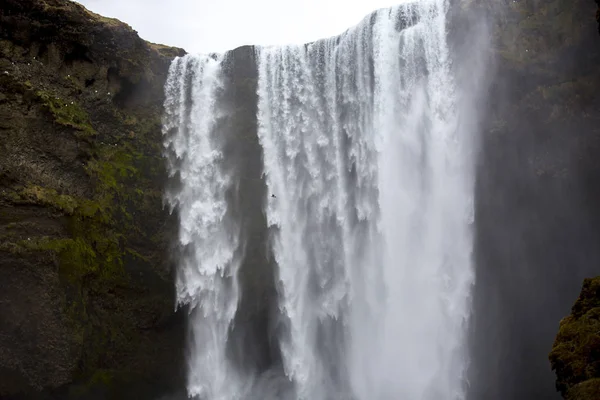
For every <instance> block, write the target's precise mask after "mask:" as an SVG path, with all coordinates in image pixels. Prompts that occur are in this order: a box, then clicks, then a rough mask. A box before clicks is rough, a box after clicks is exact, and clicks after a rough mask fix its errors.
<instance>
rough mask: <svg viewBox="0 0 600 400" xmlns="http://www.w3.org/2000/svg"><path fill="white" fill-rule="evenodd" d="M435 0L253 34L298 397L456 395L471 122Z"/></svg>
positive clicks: (289, 356)
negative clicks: (260, 38) (313, 29)
mask: <svg viewBox="0 0 600 400" xmlns="http://www.w3.org/2000/svg"><path fill="white" fill-rule="evenodd" d="M447 8H448V4H447V1H445V0H422V1H419V2H416V3H414V4H411V5H401V6H398V7H395V8H393V9H388V10H380V11H379V12H377V13H376V14H374V16H373V17H372V18H370V19H367V20H365V21H364V22H363V23H362V24H360V25H359V26H357V27H355V28H353V29H351V30H349V31H348V32H346V33H345V34H343V35H341V36H340V37H337V38H331V39H328V40H323V41H318V42H315V43H311V44H309V45H306V46H288V47H275V48H261V49H258V51H257V58H258V60H259V61H258V62H259V85H258V95H259V105H258V122H259V132H258V135H259V139H260V142H261V145H262V147H263V151H264V164H265V165H264V172H265V177H266V181H267V184H268V187H269V191H270V193H273V194H274V195H275V197H269V198H268V199H267V203H266V206H265V209H266V214H267V219H268V223H269V226H270V228H271V229H272V231H273V234H272V243H271V246H272V248H273V253H274V256H275V260H276V262H277V265H278V282H279V288H278V290H279V302H280V303H279V305H280V310H281V318H282V320H283V321H284V322H285V324H286V325H285V326H286V327H287V330H286V332H285V334H284V335H283V337H281V338H280V342H281V349H282V355H283V358H284V368H285V372H286V374H287V375H288V377H289V378H290V379H291V380H292V381H293V382H294V383H295V386H296V392H297V398H299V399H315V400H322V399H339V398H358V399H360V400H367V399H375V400H380V399H385V400H387V399H392V398H393V399H396V398H403V399H407V400H434V399H436V400H437V399H441V398H443V399H453V400H454V399H463V398H464V389H463V386H464V385H463V373H464V370H465V367H466V364H467V357H466V355H465V351H464V340H465V334H466V332H465V330H466V320H467V318H468V316H469V312H470V304H469V298H470V289H471V286H472V284H473V280H474V273H473V269H472V265H471V252H472V239H471V228H470V224H471V222H472V204H473V202H472V196H473V187H472V186H473V183H472V179H473V178H472V157H471V148H470V147H471V146H472V137H471V132H469V131H468V130H462V129H460V127H459V124H458V112H459V111H458V110H459V109H460V107H457V104H456V102H457V99H456V88H455V83H454V79H453V76H452V70H451V65H450V57H449V50H448V45H447V37H446V13H447Z"/></svg>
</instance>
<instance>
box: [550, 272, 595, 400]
mask: <svg viewBox="0 0 600 400" xmlns="http://www.w3.org/2000/svg"><path fill="white" fill-rule="evenodd" d="M550 363H551V364H552V369H553V370H555V371H556V376H557V380H556V388H557V390H559V391H560V392H561V393H562V394H563V396H564V397H565V398H566V399H568V400H596V399H598V398H600V277H597V278H594V279H586V280H585V281H584V283H583V289H582V290H581V294H580V295H579V298H578V299H577V301H576V302H575V304H574V305H573V309H572V311H571V315H569V316H568V317H566V318H565V319H563V320H562V321H561V323H560V330H559V332H558V335H557V336H556V341H555V342H554V346H553V347H552V352H551V353H550Z"/></svg>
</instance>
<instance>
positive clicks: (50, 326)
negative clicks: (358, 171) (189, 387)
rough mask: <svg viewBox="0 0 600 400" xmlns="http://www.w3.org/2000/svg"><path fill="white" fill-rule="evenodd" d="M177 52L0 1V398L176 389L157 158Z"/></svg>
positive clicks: (120, 30)
mask: <svg viewBox="0 0 600 400" xmlns="http://www.w3.org/2000/svg"><path fill="white" fill-rule="evenodd" d="M182 53H183V51H182V50H180V49H174V48H168V47H164V46H160V45H153V44H150V43H147V42H144V41H143V40H141V39H140V38H139V37H138V36H137V34H136V33H135V31H133V30H132V29H131V28H130V27H129V26H127V25H125V24H123V23H121V22H119V21H116V20H112V19H107V18H103V17H100V16H98V15H95V14H92V13H90V12H88V11H87V10H85V9H84V8H83V7H82V6H80V5H78V4H75V3H72V2H69V1H66V0H3V1H1V2H0V288H1V289H0V398H7V397H15V398H21V397H23V398H32V397H33V396H34V395H40V396H43V395H48V396H50V395H52V394H56V393H60V394H61V395H63V396H67V397H80V396H84V397H85V396H86V395H89V394H92V393H99V394H102V396H106V397H107V398H114V399H117V398H150V397H154V396H155V395H157V394H159V393H160V392H161V390H164V391H170V390H171V389H173V388H180V387H182V386H183V385H182V384H181V382H182V376H183V374H182V371H181V369H182V366H181V364H182V363H181V354H182V351H183V350H182V349H183V329H182V325H183V324H182V317H181V316H180V315H178V314H175V313H174V309H175V305H174V293H173V280H172V265H171V261H170V260H169V257H168V253H169V251H168V250H169V246H170V243H171V238H172V236H173V235H174V234H175V233H176V224H175V223H174V220H175V218H174V217H170V216H169V215H168V213H166V212H165V211H163V208H162V188H163V184H164V180H165V171H164V167H163V162H162V155H161V153H162V145H161V143H162V136H161V115H162V102H163V84H164V81H165V79H166V74H167V71H168V67H169V64H170V61H171V59H172V58H173V57H175V56H176V55H178V54H182ZM132 393H135V395H134V396H133V397H132ZM144 393H145V395H144Z"/></svg>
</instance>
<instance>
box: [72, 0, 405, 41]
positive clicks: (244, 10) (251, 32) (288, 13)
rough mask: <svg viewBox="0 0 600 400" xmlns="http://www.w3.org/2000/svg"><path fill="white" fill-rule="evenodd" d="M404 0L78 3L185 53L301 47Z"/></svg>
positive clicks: (81, 0)
mask: <svg viewBox="0 0 600 400" xmlns="http://www.w3.org/2000/svg"><path fill="white" fill-rule="evenodd" d="M404 1H405V0H395V1H394V0H293V1H292V0H79V1H78V2H79V3H81V4H83V5H84V6H86V7H87V8H88V9H90V10H92V11H94V12H96V13H98V14H102V15H104V16H107V17H113V18H118V19H120V20H122V21H123V22H126V23H128V24H129V25H131V26H132V27H133V29H135V30H136V31H138V33H139V34H140V36H141V37H142V38H144V39H146V40H149V41H151V42H156V43H162V44H167V45H171V46H178V47H183V48H184V49H185V50H187V51H188V52H192V53H197V52H202V53H206V52H211V51H216V52H223V51H225V50H229V49H233V48H235V47H238V46H241V45H244V44H261V45H269V44H288V43H304V42H309V41H312V40H315V39H319V38H323V37H328V36H332V35H337V34H339V33H342V32H343V31H344V30H346V29H347V28H349V27H351V26H353V25H356V24H357V23H358V22H359V21H360V20H361V19H362V18H363V17H365V16H366V15H367V14H369V13H370V12H371V11H374V10H376V9H378V8H382V7H388V6H391V5H394V4H398V3H402V2H404Z"/></svg>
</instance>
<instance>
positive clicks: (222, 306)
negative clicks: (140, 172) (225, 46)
mask: <svg viewBox="0 0 600 400" xmlns="http://www.w3.org/2000/svg"><path fill="white" fill-rule="evenodd" d="M223 85H224V84H223V73H222V70H221V59H220V58H219V57H209V56H185V57H183V58H178V59H176V60H175V61H173V63H172V65H171V68H170V70H169V76H168V79H167V83H166V87H165V94H166V100H165V117H164V121H163V132H164V145H165V149H166V156H167V162H168V170H169V175H170V176H171V181H172V185H171V186H172V188H171V189H170V190H168V191H167V194H166V197H167V201H168V203H169V205H170V206H171V208H172V209H173V208H176V209H177V211H178V213H179V221H180V222H179V237H178V239H179V246H180V249H181V254H180V257H179V266H178V270H177V301H178V304H180V305H189V306H190V310H191V311H190V317H189V319H190V321H189V325H190V333H189V343H188V346H189V347H188V359H189V366H188V393H189V395H190V396H199V397H200V398H201V399H203V400H204V399H210V400H231V399H235V398H238V397H239V396H238V391H239V390H240V386H239V385H238V382H239V379H238V377H237V376H236V371H235V368H234V366H232V365H231V362H230V361H229V360H228V358H227V355H226V351H227V348H226V344H227V338H228V333H229V329H230V325H231V324H232V320H233V318H234V316H235V312H236V309H237V304H238V299H239V295H238V284H237V281H236V279H237V269H238V265H239V257H240V254H239V251H240V239H239V228H238V227H237V226H236V224H235V221H234V220H233V218H232V217H231V216H230V215H229V212H228V203H227V193H228V192H229V191H230V190H231V189H232V187H233V186H234V184H233V177H232V176H230V175H229V173H228V172H227V171H228V170H227V168H226V165H225V162H226V160H224V156H223V147H224V145H225V144H224V143H223V141H224V140H225V139H224V137H225V135H223V134H222V132H221V131H220V130H221V126H222V121H223V120H224V119H225V118H226V115H225V114H224V111H223V109H224V107H222V104H221V95H222V91H223V89H224V87H223Z"/></svg>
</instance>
